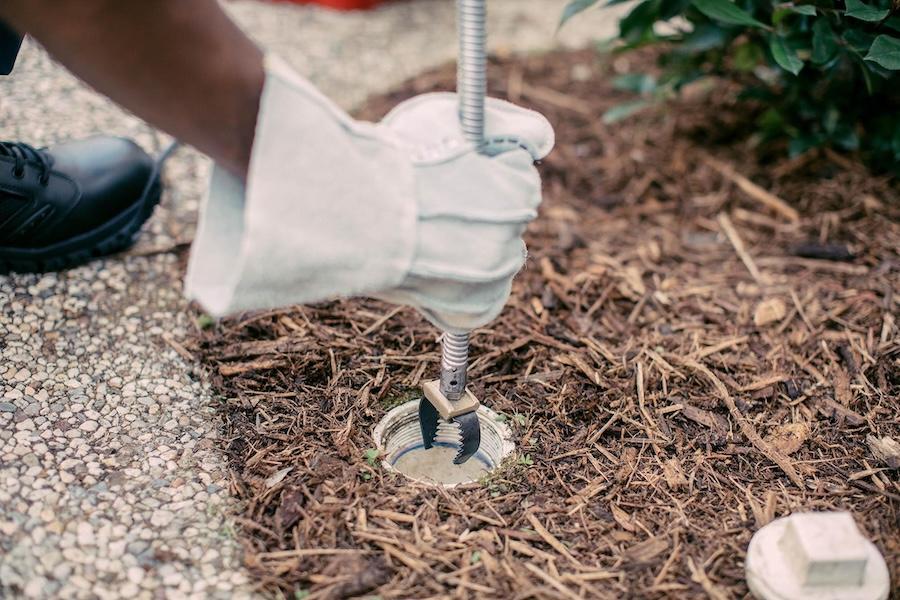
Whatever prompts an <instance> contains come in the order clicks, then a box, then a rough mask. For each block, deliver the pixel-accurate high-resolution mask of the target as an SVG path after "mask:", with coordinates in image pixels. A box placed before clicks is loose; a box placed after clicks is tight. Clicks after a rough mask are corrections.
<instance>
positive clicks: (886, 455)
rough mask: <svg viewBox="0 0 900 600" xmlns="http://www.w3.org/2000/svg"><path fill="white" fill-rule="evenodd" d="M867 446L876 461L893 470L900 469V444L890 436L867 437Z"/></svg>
mask: <svg viewBox="0 0 900 600" xmlns="http://www.w3.org/2000/svg"><path fill="white" fill-rule="evenodd" d="M866 444H868V446H869V450H870V451H871V452H872V456H874V457H875V460H877V461H878V462H880V463H882V464H883V465H885V466H886V467H888V468H891V469H900V442H897V440H895V439H894V438H892V437H890V436H887V435H886V436H883V437H880V438H877V437H875V436H874V435H867V436H866Z"/></svg>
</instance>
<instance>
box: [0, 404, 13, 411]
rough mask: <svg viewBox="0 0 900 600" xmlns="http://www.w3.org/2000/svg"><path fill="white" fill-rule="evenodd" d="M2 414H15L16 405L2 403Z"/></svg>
mask: <svg viewBox="0 0 900 600" xmlns="http://www.w3.org/2000/svg"><path fill="white" fill-rule="evenodd" d="M0 412H7V413H14V412H16V405H15V404H13V403H12V402H0Z"/></svg>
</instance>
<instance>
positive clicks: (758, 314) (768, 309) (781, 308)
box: [753, 298, 787, 327]
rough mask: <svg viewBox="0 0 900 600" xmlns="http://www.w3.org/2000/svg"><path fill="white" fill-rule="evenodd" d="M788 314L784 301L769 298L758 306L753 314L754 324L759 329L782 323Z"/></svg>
mask: <svg viewBox="0 0 900 600" xmlns="http://www.w3.org/2000/svg"><path fill="white" fill-rule="evenodd" d="M786 314H787V305H785V303H784V300H782V299H781V298H769V299H768V300H763V301H762V302H760V303H759V304H758V305H757V306H756V311H755V312H754V313H753V323H754V324H756V326H757V327H762V326H763V325H768V324H769V323H775V322H776V321H780V320H781V319H783V318H784V316H785V315H786Z"/></svg>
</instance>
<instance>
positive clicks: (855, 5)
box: [844, 0, 891, 22]
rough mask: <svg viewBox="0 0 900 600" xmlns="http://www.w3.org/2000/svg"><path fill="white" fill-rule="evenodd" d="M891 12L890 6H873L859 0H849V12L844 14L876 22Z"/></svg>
mask: <svg viewBox="0 0 900 600" xmlns="http://www.w3.org/2000/svg"><path fill="white" fill-rule="evenodd" d="M890 12H891V10H890V9H889V8H884V9H881V8H872V7H871V6H869V5H868V4H863V3H862V2H860V1H859V0H847V12H846V13H844V14H845V15H847V16H848V17H853V18H854V19H859V20H860V21H870V22H876V21H880V20H882V19H883V18H885V17H886V16H888V14H890Z"/></svg>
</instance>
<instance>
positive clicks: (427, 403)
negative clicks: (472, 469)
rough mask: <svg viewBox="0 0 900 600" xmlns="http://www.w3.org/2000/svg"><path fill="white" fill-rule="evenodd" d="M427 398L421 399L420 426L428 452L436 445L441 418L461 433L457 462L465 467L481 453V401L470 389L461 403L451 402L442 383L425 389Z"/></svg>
mask: <svg viewBox="0 0 900 600" xmlns="http://www.w3.org/2000/svg"><path fill="white" fill-rule="evenodd" d="M422 391H423V392H424V393H425V397H424V398H422V399H421V400H419V427H420V428H421V430H422V443H423V445H424V446H425V449H426V450H427V449H429V448H431V447H433V446H434V443H435V438H436V437H437V431H438V425H439V424H440V422H441V419H443V420H444V421H446V422H447V423H451V424H453V425H454V426H455V427H456V428H457V429H458V430H459V451H458V452H457V454H456V458H454V459H453V462H454V463H455V464H457V465H461V464H463V463H464V462H466V461H467V460H469V459H470V458H471V457H472V455H474V454H475V453H476V452H478V447H479V446H480V445H481V424H480V423H479V421H478V415H477V414H476V412H475V411H477V410H478V406H479V403H478V399H477V398H475V396H474V395H473V394H472V392H470V391H469V390H468V389H466V390H465V391H464V392H463V393H462V394H461V395H460V397H459V399H458V400H450V399H449V398H447V396H445V395H444V393H443V392H441V382H440V380H435V381H429V382H428V383H426V384H425V385H423V386H422Z"/></svg>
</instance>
